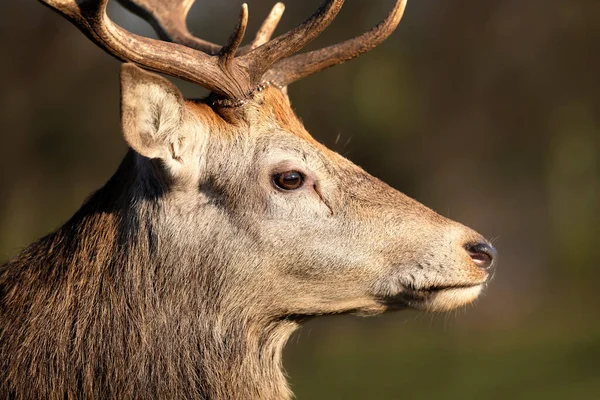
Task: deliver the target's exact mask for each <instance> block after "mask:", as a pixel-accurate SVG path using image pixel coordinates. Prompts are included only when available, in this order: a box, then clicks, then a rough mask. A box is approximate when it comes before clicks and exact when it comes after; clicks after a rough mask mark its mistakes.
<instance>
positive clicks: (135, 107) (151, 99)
mask: <svg viewBox="0 0 600 400" xmlns="http://www.w3.org/2000/svg"><path fill="white" fill-rule="evenodd" d="M185 111H186V110H185V105H184V98H183V95H182V94H181V92H180V91H179V89H177V87H176V86H175V85H173V84H172V83H171V82H169V81H168V80H166V79H165V78H163V77H161V76H159V75H156V74H153V73H150V72H146V71H144V70H143V69H141V68H139V67H137V66H135V65H134V64H130V63H128V64H124V65H123V66H122V67H121V125H122V128H123V135H124V136H125V140H126V141H127V143H128V144H129V146H130V147H131V148H132V149H134V150H135V151H136V152H138V153H139V154H141V155H142V156H145V157H148V158H161V159H169V158H171V159H178V158H179V156H180V155H179V154H178V153H179V152H180V151H182V150H181V148H180V147H181V145H182V138H181V137H180V135H181V134H182V133H181V131H182V127H183V124H184V117H185Z"/></svg>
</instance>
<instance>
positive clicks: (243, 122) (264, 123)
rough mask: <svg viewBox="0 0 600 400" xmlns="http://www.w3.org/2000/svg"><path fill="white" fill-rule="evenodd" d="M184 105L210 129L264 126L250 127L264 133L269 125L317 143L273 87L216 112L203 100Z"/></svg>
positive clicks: (237, 131)
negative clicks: (244, 103) (248, 99)
mask: <svg viewBox="0 0 600 400" xmlns="http://www.w3.org/2000/svg"><path fill="white" fill-rule="evenodd" d="M188 106H189V109H190V110H191V111H192V112H194V113H195V114H196V115H198V116H199V117H200V118H201V119H202V121H203V122H204V124H206V125H207V126H209V127H211V128H212V129H211V131H213V132H219V133H221V134H225V135H228V134H231V135H239V134H240V128H241V127H244V126H245V127H246V128H247V127H252V128H257V127H258V128H265V129H252V131H253V132H255V133H257V134H262V133H265V132H268V130H269V128H274V127H277V128H280V129H283V130H285V131H287V132H289V133H291V134H293V135H295V136H297V137H298V138H300V139H302V140H305V141H307V142H309V143H311V144H318V142H317V141H316V140H315V139H314V138H313V137H312V136H311V135H310V134H309V133H308V132H307V131H306V129H305V128H304V125H303V124H302V122H301V121H300V119H298V117H297V116H296V114H295V113H294V111H293V110H292V108H291V104H290V100H289V98H288V97H287V95H285V94H284V93H283V92H282V91H281V90H280V89H277V88H274V87H267V88H265V89H264V90H263V91H261V92H259V93H257V94H256V96H255V98H254V99H253V100H252V101H250V102H249V103H248V104H246V105H244V106H243V107H239V108H232V109H222V110H219V111H218V112H217V111H215V110H214V109H213V108H211V107H210V106H209V105H208V104H206V103H204V102H193V101H189V102H188ZM244 130H245V129H244Z"/></svg>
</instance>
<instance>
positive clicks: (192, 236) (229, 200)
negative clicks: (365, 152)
mask: <svg viewBox="0 0 600 400" xmlns="http://www.w3.org/2000/svg"><path fill="white" fill-rule="evenodd" d="M42 2H43V3H45V4H46V5H48V6H50V7H51V8H53V9H55V10H56V11H58V12H59V13H61V14H62V15H64V16H65V17H66V18H68V19H69V20H70V21H71V22H72V23H74V24H75V25H76V26H77V27H78V28H79V29H80V30H82V31H83V32H84V33H85V34H86V35H87V36H88V37H89V38H90V39H92V40H93V41H94V42H95V43H96V44H97V45H99V46H100V47H102V48H103V49H104V50H106V51H107V52H109V53H110V54H112V55H114V56H116V57H118V58H119V59H121V60H123V61H126V62H127V63H126V64H124V65H123V67H122V70H121V119H122V130H123V135H124V137H125V140H126V142H127V143H128V145H129V147H130V150H129V151H128V153H127V155H126V156H125V158H124V160H123V162H122V163H121V165H120V166H119V168H118V169H117V171H116V173H115V174H114V176H113V177H112V178H111V179H110V180H109V181H108V183H106V185H105V186H104V187H102V188H101V189H100V190H98V191H97V192H96V193H95V194H94V195H93V196H92V197H91V198H90V199H89V200H88V201H87V202H86V203H85V204H84V205H83V206H82V208H81V209H80V210H79V211H78V212H77V213H76V214H75V215H74V216H73V217H72V218H71V219H70V220H69V221H68V222H66V223H65V224H64V225H63V226H62V227H60V228H59V229H58V230H56V231H55V232H53V233H51V234H49V235H48V236H45V237H43V238H42V239H40V240H39V241H37V242H36V243H34V244H32V245H30V246H29V247H28V248H26V249H25V250H24V251H23V252H22V253H21V254H19V255H18V256H16V257H15V258H13V259H12V260H9V261H8V262H7V263H5V264H4V265H3V266H2V267H1V270H0V397H2V398H19V399H21V398H22V399H41V398H52V399H63V398H119V399H129V398H168V399H191V398H200V399H285V398H289V397H290V396H291V393H290V391H289V389H288V386H287V384H286V380H285V377H284V373H283V372H282V366H281V353H282V348H283V346H284V344H285V342H286V339H287V338H288V337H289V335H290V334H291V333H292V332H293V331H294V330H295V329H296V328H298V326H299V324H300V323H301V322H302V321H304V320H305V319H307V318H311V317H313V316H317V315H327V314H338V313H356V314H362V315H370V314H377V313H381V312H384V311H386V310H394V309H401V308H405V307H413V308H419V309H428V310H448V309H452V308H454V307H457V306H460V305H463V304H466V303H469V302H471V301H472V300H474V299H475V298H476V297H477V296H478V294H479V293H480V291H481V290H482V288H483V286H484V285H485V283H486V281H487V280H488V278H489V276H490V273H491V272H490V269H491V267H492V266H493V264H494V258H495V256H496V252H495V250H494V249H493V247H492V246H491V245H490V244H489V243H488V242H487V241H486V240H485V239H484V238H483V237H482V236H481V235H479V234H477V233H476V232H474V231H473V230H471V229H469V228H467V227H465V226H463V225H460V224H459V223H456V222H453V221H450V220H448V219H446V218H444V217H441V216H440V215H438V214H436V213H435V212H433V211H432V210H430V209H428V208H427V207H425V206H423V205H421V204H420V203H418V202H416V201H414V200H412V199H410V198H408V197H407V196H405V195H403V194H402V193H400V192H398V191H396V190H394V189H393V188H391V187H389V186H387V185H386V184H385V183H383V182H381V181H379V180H377V179H376V178H374V177H372V176H371V175H369V174H367V173H366V172H365V171H364V170H362V169H361V168H359V167H358V166H356V165H354V164H353V163H352V162H350V161H348V160H346V159H345V158H343V157H342V156H340V155H339V154H336V153H335V152H333V151H331V150H329V149H327V148H326V147H324V146H323V145H321V144H319V143H318V142H317V141H315V140H314V139H313V138H312V137H311V136H310V134H309V133H308V132H307V131H306V130H305V129H304V127H303V126H302V124H301V123H300V121H299V120H298V119H297V117H296V116H295V115H294V113H293V111H292V109H291V107H290V101H289V99H288V96H287V94H286V88H287V85H289V84H290V83H292V82H295V81H297V80H299V79H301V78H303V77H305V76H307V75H309V74H312V73H314V72H317V71H320V70H322V69H324V68H327V67H330V66H333V65H335V64H339V63H342V62H344V61H347V60H349V59H351V58H354V57H356V56H358V55H360V54H361V53H364V52H366V51H367V50H370V49H372V48H373V47H375V46H377V45H378V44H379V43H381V42H382V41H383V40H384V39H385V38H387V37H388V36H389V35H390V34H391V32H392V31H393V30H394V29H395V28H396V26H397V24H398V23H399V21H400V18H401V16H402V13H403V11H404V7H405V0H398V1H397V2H396V3H395V5H394V7H393V9H392V11H391V13H390V14H389V15H388V17H387V18H386V19H385V20H384V21H383V22H381V23H380V24H379V25H377V26H376V27H375V28H373V29H372V30H370V31H369V32H367V33H364V34H363V35H361V36H358V37H356V38H354V39H350V40H347V41H345V42H342V43H339V44H336V45H333V46H331V47H326V48H324V49H321V50H315V51H311V52H307V53H302V54H296V53H297V52H298V51H299V50H300V49H302V48H303V47H304V46H305V45H306V44H307V43H308V42H310V41H311V40H312V39H314V38H315V37H316V36H317V35H319V34H320V33H321V32H322V31H323V30H324V29H325V28H326V27H327V26H328V25H329V24H330V23H331V21H332V20H333V19H334V17H335V16H336V14H337V13H338V12H339V10H340V8H341V7H342V3H343V0H327V1H325V2H324V3H323V4H322V6H321V7H320V8H319V9H318V11H317V12H315V13H314V14H313V15H312V16H311V17H310V18H309V19H307V20H306V21H305V22H304V23H302V24H301V25H299V26H298V27H296V28H295V29H293V30H291V31H289V32H287V33H284V34H282V35H281V36H278V37H276V38H275V39H272V40H270V37H271V34H272V33H273V31H274V30H275V26H276V25H277V22H278V21H279V19H280V17H281V14H282V12H283V5H282V4H277V5H276V6H275V7H274V8H273V11H272V12H271V14H270V15H269V16H268V17H267V19H266V20H265V22H264V24H263V25H262V27H261V28H260V30H259V32H258V34H257V35H256V37H255V39H254V40H253V41H252V42H251V43H250V44H249V45H247V46H244V47H240V42H241V41H242V39H243V37H244V33H245V30H246V23H247V21H248V8H247V6H246V5H243V6H242V9H241V14H240V18H239V22H238V24H237V27H236V28H235V32H234V33H233V34H232V35H231V37H230V38H229V40H228V41H227V44H225V46H222V47H221V46H217V45H215V44H212V43H209V42H206V41H204V40H201V39H198V38H195V37H193V36H192V35H191V34H190V33H189V32H188V30H187V29H186V24H185V20H186V15H187V12H188V10H189V9H190V7H191V5H192V3H193V0H170V1H167V0H121V2H122V3H123V5H125V6H126V7H127V8H128V9H130V10H132V11H133V12H135V13H137V14H139V15H140V16H142V17H143V18H145V19H146V20H148V21H149V22H150V23H151V24H152V26H153V27H154V28H155V29H156V31H157V32H158V34H159V36H160V38H161V39H162V40H155V39H149V38H145V37H140V36H138V35H135V34H133V33H130V32H128V31H126V30H125V29H123V28H121V27H120V26H118V25H116V24H115V23H114V22H112V21H111V20H110V19H109V17H108V16H107V14H106V3H107V0H96V1H94V0H42ZM140 67H141V68H140ZM142 68H143V69H142ZM146 70H151V71H155V72H161V73H165V74H167V75H170V76H174V77H178V78H183V79H185V80H188V81H191V82H193V83H197V84H198V85H201V86H203V87H205V88H208V89H210V91H211V94H210V95H209V96H208V97H207V98H206V99H204V100H200V101H190V100H185V99H184V98H183V97H182V95H181V93H180V92H179V90H178V89H177V88H176V87H175V86H174V85H173V84H171V83H170V82H169V81H167V80H166V79H164V78H162V77H160V76H158V75H155V74H153V73H151V72H147V71H146Z"/></svg>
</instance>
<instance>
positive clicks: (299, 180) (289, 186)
mask: <svg viewBox="0 0 600 400" xmlns="http://www.w3.org/2000/svg"><path fill="white" fill-rule="evenodd" d="M273 183H274V184H275V186H277V187H278V188H279V189H282V190H296V189H298V188H300V187H301V186H302V184H303V183H304V175H302V174H301V173H300V172H298V171H286V172H283V173H281V174H275V175H273Z"/></svg>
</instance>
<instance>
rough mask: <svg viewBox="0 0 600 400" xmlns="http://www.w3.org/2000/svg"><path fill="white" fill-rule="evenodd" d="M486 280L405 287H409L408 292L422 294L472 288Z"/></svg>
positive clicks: (409, 285)
mask: <svg viewBox="0 0 600 400" xmlns="http://www.w3.org/2000/svg"><path fill="white" fill-rule="evenodd" d="M486 282H487V281H481V282H476V283H464V284H457V285H445V286H443V285H432V286H427V287H420V288H419V287H415V286H414V285H411V284H408V285H404V287H405V288H406V289H407V292H412V293H420V294H433V293H437V292H441V291H443V290H452V289H470V288H474V287H477V286H481V285H484V284H485V283H486Z"/></svg>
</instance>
